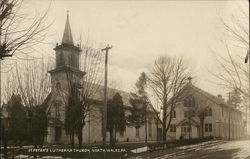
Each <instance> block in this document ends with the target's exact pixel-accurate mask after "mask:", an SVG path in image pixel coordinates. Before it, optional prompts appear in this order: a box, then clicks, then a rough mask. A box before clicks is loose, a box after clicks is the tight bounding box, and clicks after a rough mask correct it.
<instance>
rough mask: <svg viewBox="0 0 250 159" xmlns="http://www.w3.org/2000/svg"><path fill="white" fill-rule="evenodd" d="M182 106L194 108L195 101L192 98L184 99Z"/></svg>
mask: <svg viewBox="0 0 250 159" xmlns="http://www.w3.org/2000/svg"><path fill="white" fill-rule="evenodd" d="M184 106H185V107H194V106H195V100H194V97H193V96H189V97H187V98H186V99H184Z"/></svg>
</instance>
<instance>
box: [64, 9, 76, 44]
mask: <svg viewBox="0 0 250 159" xmlns="http://www.w3.org/2000/svg"><path fill="white" fill-rule="evenodd" d="M62 44H70V45H74V43H73V38H72V34H71V28H70V23H69V11H67V20H66V24H65V28H64V33H63V38H62Z"/></svg>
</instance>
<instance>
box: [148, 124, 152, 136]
mask: <svg viewBox="0 0 250 159" xmlns="http://www.w3.org/2000/svg"><path fill="white" fill-rule="evenodd" d="M148 127H149V133H148V135H149V137H152V123H148Z"/></svg>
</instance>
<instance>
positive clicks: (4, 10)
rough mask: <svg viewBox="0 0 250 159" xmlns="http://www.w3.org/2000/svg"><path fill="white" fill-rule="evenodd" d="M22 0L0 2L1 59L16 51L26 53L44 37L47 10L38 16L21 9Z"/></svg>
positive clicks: (46, 26) (3, 0)
mask: <svg viewBox="0 0 250 159" xmlns="http://www.w3.org/2000/svg"><path fill="white" fill-rule="evenodd" d="M23 5H24V0H2V1H1V2H0V44H1V45H0V53H1V59H2V58H3V57H5V56H12V55H13V54H14V53H15V52H16V51H18V52H20V53H23V54H26V53H27V49H32V48H33V47H34V46H35V45H36V44H39V43H41V42H42V40H43V39H44V37H45V30H46V29H47V28H48V27H49V25H45V20H46V16H47V11H46V12H45V13H44V14H43V15H41V16H39V15H33V14H31V13H25V12H24V11H23V10H22V7H23Z"/></svg>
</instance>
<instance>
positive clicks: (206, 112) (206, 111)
mask: <svg viewBox="0 0 250 159" xmlns="http://www.w3.org/2000/svg"><path fill="white" fill-rule="evenodd" d="M204 115H205V116H208V110H207V108H206V109H205V113H204Z"/></svg>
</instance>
